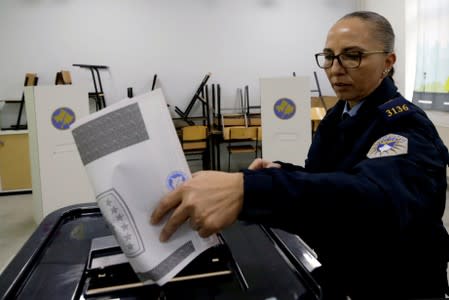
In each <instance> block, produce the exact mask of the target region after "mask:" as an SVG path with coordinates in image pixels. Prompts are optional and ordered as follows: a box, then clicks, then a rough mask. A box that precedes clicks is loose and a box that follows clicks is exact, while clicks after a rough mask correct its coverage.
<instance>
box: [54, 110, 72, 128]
mask: <svg viewBox="0 0 449 300" xmlns="http://www.w3.org/2000/svg"><path fill="white" fill-rule="evenodd" d="M73 122H75V113H74V112H73V110H71V109H70V108H68V107H60V108H58V109H56V110H55V111H54V112H53V114H52V115H51V123H52V124H53V126H54V127H55V128H56V129H60V130H66V129H69V128H70V125H72V124H73Z"/></svg>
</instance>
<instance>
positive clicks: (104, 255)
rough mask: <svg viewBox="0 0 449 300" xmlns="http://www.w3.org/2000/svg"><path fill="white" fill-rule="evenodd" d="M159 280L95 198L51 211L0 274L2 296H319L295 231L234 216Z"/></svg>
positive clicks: (185, 297) (287, 297)
mask: <svg viewBox="0 0 449 300" xmlns="http://www.w3.org/2000/svg"><path fill="white" fill-rule="evenodd" d="M219 239H220V243H219V245H217V246H214V247H212V248H210V249H208V250H206V251H204V252H203V253H202V254H201V255H199V256H198V257H197V258H196V259H195V260H194V261H192V262H191V263H190V264H189V265H188V266H187V267H186V268H184V269H183V270H182V271H181V272H180V273H178V275H177V276H175V277H174V278H173V279H172V280H171V281H169V282H168V283H167V284H165V285H163V286H158V285H156V284H151V283H149V284H146V285H143V284H142V283H141V282H139V280H138V279H137V277H136V276H135V274H134V272H133V270H132V269H131V267H130V265H129V263H128V262H127V259H126V257H125V256H124V255H123V253H122V252H121V250H120V248H119V247H118V244H117V242H116V240H115V238H114V237H113V236H112V235H111V230H110V229H109V228H108V226H107V224H106V223H105V221H104V219H103V216H102V215H101V212H100V210H99V208H98V206H97V205H96V204H94V203H88V204H77V205H73V206H69V207H65V208H61V209H59V210H57V211H55V212H53V213H51V214H49V215H48V216H47V217H45V219H44V220H43V222H42V223H41V224H40V225H39V227H38V228H37V229H36V231H35V232H34V233H33V235H32V236H31V237H30V239H29V240H28V241H27V242H26V243H25V245H24V246H23V247H22V249H21V250H20V251H19V252H18V254H17V255H16V256H15V257H14V259H13V260H12V261H11V262H10V264H9V265H8V266H7V267H6V269H5V270H4V272H3V273H2V274H1V275H0V298H1V299H58V300H60V299H167V300H168V299H321V289H320V287H319V286H318V285H317V284H316V282H315V281H314V279H313V277H312V276H311V275H310V273H309V270H308V268H307V266H305V264H304V263H303V262H302V261H301V259H302V258H303V257H306V256H308V255H310V253H307V252H308V249H307V247H304V245H303V244H301V242H300V240H299V239H296V238H295V236H293V235H290V234H287V233H285V232H283V233H282V234H280V232H279V231H277V230H271V229H267V228H264V227H262V226H259V225H249V224H243V223H240V222H237V223H236V224H234V225H233V226H231V227H229V228H228V229H226V230H224V231H223V232H222V233H220V234H219Z"/></svg>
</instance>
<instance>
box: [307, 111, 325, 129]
mask: <svg viewBox="0 0 449 300" xmlns="http://www.w3.org/2000/svg"><path fill="white" fill-rule="evenodd" d="M325 115H326V109H325V108H324V107H311V108H310V120H311V121H312V135H313V134H315V131H316V129H317V128H318V125H319V124H320V122H321V120H322V119H323V118H324V116H325Z"/></svg>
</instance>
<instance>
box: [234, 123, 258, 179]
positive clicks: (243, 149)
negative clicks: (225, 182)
mask: <svg viewBox="0 0 449 300" xmlns="http://www.w3.org/2000/svg"><path fill="white" fill-rule="evenodd" d="M257 133H258V127H241V126H234V127H229V138H228V146H227V149H228V171H230V169H231V155H232V154H236V153H254V158H256V157H257V148H258V137H257Z"/></svg>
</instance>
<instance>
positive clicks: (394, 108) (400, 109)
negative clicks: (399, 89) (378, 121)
mask: <svg viewBox="0 0 449 300" xmlns="http://www.w3.org/2000/svg"><path fill="white" fill-rule="evenodd" d="M378 109H379V111H380V112H381V114H382V116H383V118H384V119H385V120H386V121H393V120H395V119H398V118H402V117H404V116H406V115H409V114H412V113H414V112H416V108H415V107H414V106H413V105H412V104H411V103H410V102H409V101H407V100H406V99H405V98H404V97H402V96H400V97H397V98H394V99H391V100H390V101H388V102H386V103H384V104H382V105H380V106H379V107H378Z"/></svg>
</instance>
